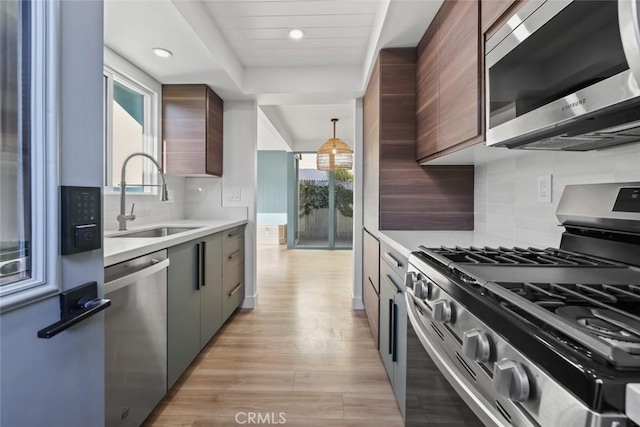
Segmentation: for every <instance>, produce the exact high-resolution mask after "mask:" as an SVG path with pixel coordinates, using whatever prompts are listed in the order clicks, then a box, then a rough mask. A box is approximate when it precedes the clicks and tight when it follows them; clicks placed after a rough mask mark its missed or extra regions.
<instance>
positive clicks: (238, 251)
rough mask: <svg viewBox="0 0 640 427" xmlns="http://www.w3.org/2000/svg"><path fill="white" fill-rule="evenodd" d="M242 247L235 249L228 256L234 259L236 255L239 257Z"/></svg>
mask: <svg viewBox="0 0 640 427" xmlns="http://www.w3.org/2000/svg"><path fill="white" fill-rule="evenodd" d="M240 252H241V249H238V250H237V251H235V252H234V253H232V254H231V255H229V256H228V257H227V259H229V260H231V259H234V258H235V257H237V256H238V255H240Z"/></svg>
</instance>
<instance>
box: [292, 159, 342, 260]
mask: <svg viewBox="0 0 640 427" xmlns="http://www.w3.org/2000/svg"><path fill="white" fill-rule="evenodd" d="M295 163H296V174H295V180H296V182H295V187H294V188H295V190H294V191H295V194H294V197H293V200H294V203H295V206H294V209H295V212H296V214H295V215H294V230H295V234H294V235H295V238H294V247H299V248H328V249H351V247H352V241H353V174H352V173H351V171H340V172H324V171H319V170H318V169H317V168H316V154H315V153H298V154H297V155H296V162H295Z"/></svg>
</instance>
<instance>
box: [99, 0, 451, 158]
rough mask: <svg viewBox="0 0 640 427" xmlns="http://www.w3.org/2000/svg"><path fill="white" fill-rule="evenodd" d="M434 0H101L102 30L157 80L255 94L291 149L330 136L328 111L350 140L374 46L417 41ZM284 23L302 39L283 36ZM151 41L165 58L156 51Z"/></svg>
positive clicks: (226, 93) (237, 96) (228, 96)
mask: <svg viewBox="0 0 640 427" xmlns="http://www.w3.org/2000/svg"><path fill="white" fill-rule="evenodd" d="M441 3H442V0H105V5H104V15H105V23H104V24H105V25H104V31H105V34H104V38H105V45H107V46H108V47H109V48H111V49H112V50H113V51H115V52H116V53H118V54H120V55H121V56H122V57H124V58H125V59H127V60H129V61H130V62H132V63H133V64H135V65H137V66H138V67H139V68H141V69H142V70H144V71H146V72H147V73H148V74H150V75H151V76H152V77H153V78H155V79H156V80H158V81H159V82H160V83H206V84H208V85H209V86H211V87H212V88H213V89H214V90H215V91H216V92H217V93H218V94H219V95H220V96H221V97H222V98H223V99H224V100H225V101H230V100H243V99H245V100H246V99H255V100H256V101H257V102H258V103H259V104H260V105H261V107H263V111H264V113H265V116H266V117H267V118H268V120H270V121H271V122H272V123H273V125H274V128H275V129H276V130H277V131H278V132H279V133H280V134H282V138H283V140H284V141H285V142H286V144H287V145H288V146H289V147H291V148H292V149H294V150H296V151H306V150H315V149H317V146H319V144H321V143H322V142H324V141H325V140H326V139H327V138H329V137H330V136H331V122H330V119H331V118H332V117H337V118H339V119H340V121H339V122H338V137H339V138H341V139H342V140H344V141H345V142H346V143H347V144H349V145H350V146H352V147H353V135H354V129H355V122H354V120H355V119H354V114H355V111H354V110H355V109H354V105H355V99H356V98H357V97H360V96H362V93H363V90H364V87H365V83H366V81H367V79H368V75H369V72H370V70H371V67H372V65H373V63H374V61H375V58H376V54H377V52H378V51H379V50H380V49H382V48H386V47H406V46H416V45H417V43H418V41H419V40H420V38H421V36H422V34H424V31H425V30H426V28H427V27H428V25H429V23H430V22H431V20H432V19H433V16H435V13H436V12H437V10H438V8H439V7H440V4H441ZM291 28H301V29H302V30H303V31H305V37H304V38H303V39H302V40H297V41H294V40H290V39H289V38H288V32H289V30H290V29H291ZM153 47H163V48H166V49H169V50H171V51H172V52H173V54H174V56H173V57H172V58H169V59H161V58H158V57H156V56H155V55H153V53H152V52H151V49H152V48H153ZM263 104H267V105H263ZM293 104H295V105H293Z"/></svg>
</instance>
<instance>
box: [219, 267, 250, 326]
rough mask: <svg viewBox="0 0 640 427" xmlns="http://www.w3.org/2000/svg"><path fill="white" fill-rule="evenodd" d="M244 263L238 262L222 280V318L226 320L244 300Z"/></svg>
mask: <svg viewBox="0 0 640 427" xmlns="http://www.w3.org/2000/svg"><path fill="white" fill-rule="evenodd" d="M244 291H245V286H244V263H242V264H239V265H238V266H236V267H235V268H234V269H233V270H231V271H230V272H229V274H228V275H226V276H225V277H224V279H223V281H222V299H223V303H222V318H223V321H226V320H227V319H228V318H229V316H231V314H232V313H233V312H234V311H235V309H236V308H238V306H239V305H240V304H242V301H243V300H244Z"/></svg>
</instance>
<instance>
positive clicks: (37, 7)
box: [0, 0, 59, 311]
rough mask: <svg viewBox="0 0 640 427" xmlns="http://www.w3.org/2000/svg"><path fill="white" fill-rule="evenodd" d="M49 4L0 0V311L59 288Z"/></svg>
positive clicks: (54, 62)
mask: <svg viewBox="0 0 640 427" xmlns="http://www.w3.org/2000/svg"><path fill="white" fill-rule="evenodd" d="M55 7H56V6H55V4H54V2H32V1H26V0H3V1H0V197H1V200H0V310H1V311H5V310H9V309H11V308H15V307H18V306H20V305H23V304H25V303H27V302H29V301H32V300H34V299H39V298H43V297H46V296H49V295H52V294H54V293H56V292H58V291H59V287H58V281H57V280H56V274H57V254H58V240H57V237H56V236H57V230H58V227H57V221H58V217H57V211H58V209H57V206H58V205H57V203H58V199H57V185H58V183H57V178H56V177H57V171H56V170H55V167H54V166H52V165H56V164H57V147H58V141H57V128H56V126H57V120H56V119H55V118H54V117H51V114H50V113H49V112H50V111H57V110H56V106H57V99H58V98H57V96H58V95H57V90H58V87H57V84H56V82H57V76H56V70H57V54H58V51H57V44H58V39H57V37H56V32H55V31H56V28H57V27H56V16H57V15H56V13H55V12H54V9H55Z"/></svg>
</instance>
